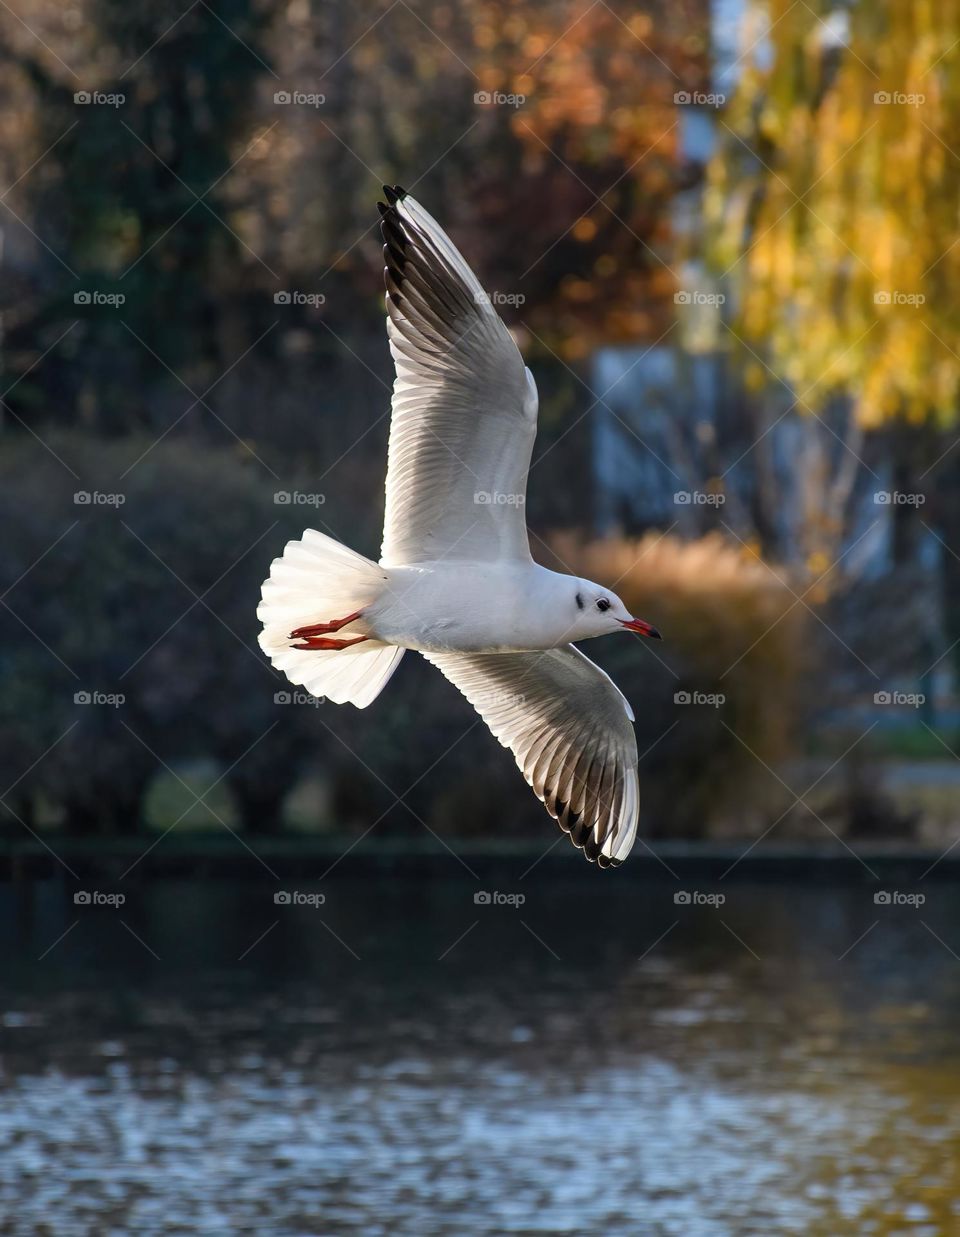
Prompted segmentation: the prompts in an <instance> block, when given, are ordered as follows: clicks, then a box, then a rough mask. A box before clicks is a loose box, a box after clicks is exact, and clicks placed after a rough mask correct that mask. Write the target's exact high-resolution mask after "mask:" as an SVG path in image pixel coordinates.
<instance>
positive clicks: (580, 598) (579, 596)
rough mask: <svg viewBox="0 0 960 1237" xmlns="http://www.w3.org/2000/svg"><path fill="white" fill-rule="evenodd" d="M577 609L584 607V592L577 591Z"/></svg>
mask: <svg viewBox="0 0 960 1237" xmlns="http://www.w3.org/2000/svg"><path fill="white" fill-rule="evenodd" d="M577 609H578V610H582V609H583V594H582V593H577Z"/></svg>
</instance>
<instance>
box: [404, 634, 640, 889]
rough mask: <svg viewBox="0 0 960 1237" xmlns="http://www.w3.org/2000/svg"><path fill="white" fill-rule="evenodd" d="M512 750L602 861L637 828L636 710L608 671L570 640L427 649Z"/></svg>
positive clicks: (618, 856)
mask: <svg viewBox="0 0 960 1237" xmlns="http://www.w3.org/2000/svg"><path fill="white" fill-rule="evenodd" d="M423 656H424V657H425V658H426V659H427V661H429V662H431V663H432V664H433V665H434V666H436V667H437V669H438V670H440V671H441V672H442V673H443V674H444V675H446V677H447V678H448V679H449V680H450V682H451V683H453V685H454V686H455V687H456V688H458V689H459V690H460V691H461V692H462V693H463V695H464V696H466V698H467V699H468V700H469V701H470V703H471V704H472V705H473V707H474V708H475V709H476V710H477V712H478V713H479V714H480V716H481V717H482V718H483V720H484V721H485V722H486V723H487V725H488V726H489V727H490V729H491V731H492V732H493V734H494V735H495V736H496V738H497V739H499V741H500V742H501V743H502V744H503V746H504V747H509V748H510V750H511V751H512V752H513V754H514V756H515V758H516V761H517V765H518V767H519V768H520V771H521V772H522V773H523V776H524V777H525V778H526V779H527V782H528V783H529V784H530V786H531V787H532V788H533V791H534V794H535V795H536V796H537V798H538V799H540V800H541V801H542V802H543V805H544V807H545V808H546V809H547V811H548V812H549V813H550V815H551V816H552V817H554V819H555V820H556V821H557V822H558V823H559V825H560V828H561V829H563V830H564V832H565V833H569V835H570V840H571V841H572V842H573V844H574V846H578V847H580V848H581V849H582V850H583V852H584V854H585V855H586V857H587V858H588V859H591V860H595V861H596V862H597V863H599V864H600V866H601V867H610V866H611V865H614V864H618V863H622V862H623V860H624V859H625V858H626V857H627V855H628V854H629V853H630V849H631V847H632V846H633V843H634V839H635V838H636V835H637V816H638V813H639V786H638V781H637V742H636V739H635V737H634V733H633V726H632V725H631V722H632V720H633V714H632V712H631V711H630V706H629V704H627V701H626V699H625V697H624V696H623V694H622V693H621V692H620V690H619V688H617V686H616V685H615V684H614V682H613V680H612V679H611V678H610V676H609V675H607V674H605V673H604V671H602V670H601V669H600V667H599V666H596V665H594V663H593V662H592V661H590V659H589V658H587V657H584V655H583V654H582V653H581V652H580V651H579V649H576V648H574V646H573V645H572V644H568V645H567V646H566V647H565V648H559V649H550V650H549V651H548V652H545V653H541V652H536V653H424V654H423Z"/></svg>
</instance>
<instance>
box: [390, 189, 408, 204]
mask: <svg viewBox="0 0 960 1237" xmlns="http://www.w3.org/2000/svg"><path fill="white" fill-rule="evenodd" d="M393 192H394V193H395V194H396V195H397V197H398V198H399V199H400V201H401V202H402V201H403V199H404V198H405V197H406V196H407V191H406V189H404V188H403V186H402V185H394V186H393Z"/></svg>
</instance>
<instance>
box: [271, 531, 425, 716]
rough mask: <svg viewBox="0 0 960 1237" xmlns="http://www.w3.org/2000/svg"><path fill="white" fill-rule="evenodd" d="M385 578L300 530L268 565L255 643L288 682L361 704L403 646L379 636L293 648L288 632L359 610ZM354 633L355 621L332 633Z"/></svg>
mask: <svg viewBox="0 0 960 1237" xmlns="http://www.w3.org/2000/svg"><path fill="white" fill-rule="evenodd" d="M386 581H387V575H386V572H385V571H384V569H383V568H382V567H380V566H379V565H378V564H377V563H374V562H371V560H370V559H369V558H364V557H363V555H362V554H356V553H354V551H353V550H348V549H347V547H346V546H344V545H341V544H340V542H339V541H334V540H333V538H332V537H326V536H324V534H323V533H318V532H316V531H315V530H314V529H312V528H308V529H307V530H306V532H305V533H304V534H303V537H302V538H301V539H300V540H299V541H288V542H287V545H286V548H285V549H284V551H283V555H282V556H281V557H280V558H275V559H274V560H273V562H272V563H271V565H270V575H269V578H268V579H266V580H265V581H264V584H263V591H262V600H261V602H260V605H259V607H258V608H257V618H259V619H260V621H261V623H263V631H262V632H261V633H260V647H261V648H262V649H263V651H264V652H265V653H266V654H267V656H268V657H269V658H270V660H271V661H272V662H273V664H274V665H275V666H276V667H277V669H278V670H282V671H283V672H284V674H285V675H286V676H287V678H288V679H289V680H290V682H291V683H297V684H299V685H301V686H303V687H305V688H306V689H307V691H308V692H310V694H311V695H313V696H324V697H326V699H328V700H332V701H333V702H334V703H335V704H345V703H347V702H349V703H351V704H355V705H356V706H357V707H358V708H360V709H364V708H366V706H367V705H368V704H370V702H371V701H372V700H375V699H376V698H377V696H379V694H380V692H381V691H383V689H384V687H385V686H386V685H387V682H388V680H389V679H390V676H391V675H392V674H393V672H394V670H396V668H397V666H398V664H399V662H400V658H401V657H402V656H403V653H404V650H403V649H401V648H398V647H397V646H396V645H393V644H382V643H381V642H380V641H379V640H365V641H364V642H363V643H362V644H355V645H351V646H350V647H349V648H345V649H331V650H327V649H310V650H304V649H295V648H293V647H292V645H293V644H294V641H293V640H291V638H290V633H291V631H293V630H294V628H297V627H306V626H308V625H311V624H314V623H328V622H332V621H334V620H336V619H339V618H343V617H345V616H346V615H348V614H354V613H356V612H357V611H362V610H363V609H364V608H365V607H366V606H369V605H370V604H371V603H372V602H374V601H375V600H376V599H377V597H379V595H380V594H381V593H382V592H383V589H384V586H385V585H386ZM362 634H364V628H363V620H362V619H359V620H356V621H355V622H353V623H348V624H346V625H345V626H344V627H343V628H342V629H340V630H339V631H337V632H336V633H335V635H336V637H342V638H346V639H349V638H350V637H351V636H356V635H362Z"/></svg>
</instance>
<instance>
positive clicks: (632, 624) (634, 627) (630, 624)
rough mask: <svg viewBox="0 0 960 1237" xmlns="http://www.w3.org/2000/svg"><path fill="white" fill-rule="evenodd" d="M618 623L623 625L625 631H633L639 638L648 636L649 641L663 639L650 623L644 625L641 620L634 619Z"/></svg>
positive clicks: (622, 620)
mask: <svg viewBox="0 0 960 1237" xmlns="http://www.w3.org/2000/svg"><path fill="white" fill-rule="evenodd" d="M620 622H621V623H623V625H624V627H626V629H627V631H635V632H636V633H637V635H639V636H649V637H650V639H651V640H662V639H663V637H662V636H661V635H660V633H659V631H657V629H656V627H654V626H653V625H652V623H645V622H644V621H643V619H637V618H635V619H630V620H629V621H628V620H627V619H621V620H620Z"/></svg>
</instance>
